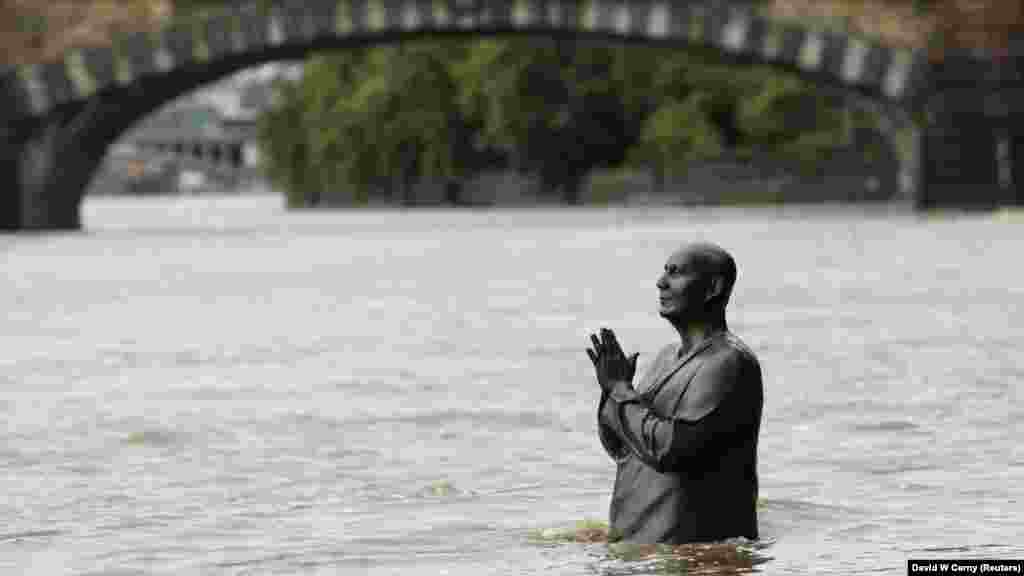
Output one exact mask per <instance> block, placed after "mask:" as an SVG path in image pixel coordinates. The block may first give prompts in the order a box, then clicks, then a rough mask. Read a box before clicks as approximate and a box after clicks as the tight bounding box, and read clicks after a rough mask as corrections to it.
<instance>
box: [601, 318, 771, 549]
mask: <svg viewBox="0 0 1024 576" xmlns="http://www.w3.org/2000/svg"><path fill="white" fill-rule="evenodd" d="M679 352H680V345H679V344H674V345H669V346H666V347H665V348H664V349H662V350H661V352H660V353H659V354H658V356H657V358H656V359H655V360H654V361H653V362H652V364H651V366H650V368H649V369H648V370H647V371H646V373H645V374H644V377H643V379H642V380H641V382H640V383H639V385H638V386H637V387H636V389H635V390H632V389H630V388H629V387H626V386H621V387H618V388H616V389H614V390H613V391H612V392H611V393H610V394H609V393H605V394H602V397H601V402H600V405H599V407H598V430H599V435H600V438H601V443H602V444H603V445H604V447H605V450H606V451H607V452H608V454H609V455H610V456H611V457H612V459H613V460H615V462H616V465H617V467H618V470H617V473H616V477H615V488H614V492H613V494H612V499H611V506H610V511H609V512H610V513H609V516H610V522H609V524H610V529H611V532H612V534H617V535H618V537H620V538H622V540H624V541H627V542H637V543H668V544H681V543H685V542H708V541H716V540H724V539H727V538H732V537H740V536H742V537H745V538H749V539H755V538H757V536H758V531H757V490H758V480H757V440H758V433H759V430H760V424H761V409H762V406H763V403H764V400H763V398H764V391H763V386H762V383H761V368H760V365H759V364H758V361H757V358H756V357H755V356H754V353H753V352H751V351H750V349H749V348H747V346H746V345H744V344H743V343H742V342H741V341H740V340H739V339H738V338H736V337H735V336H734V335H732V334H731V333H728V332H725V333H722V334H719V335H715V336H712V337H711V338H709V339H708V340H706V341H705V342H703V343H701V344H700V345H698V346H696V347H695V348H694V349H693V350H691V351H689V352H687V353H686V354H683V355H680V354H679Z"/></svg>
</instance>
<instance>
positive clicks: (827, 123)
mask: <svg viewBox="0 0 1024 576" xmlns="http://www.w3.org/2000/svg"><path fill="white" fill-rule="evenodd" d="M280 96H281V98H280V101H279V104H278V106H277V107H275V108H274V109H273V110H272V111H270V112H269V113H268V114H267V116H266V118H265V119H264V121H263V123H262V125H263V129H262V131H261V134H262V135H263V141H264V143H265V147H266V150H267V152H268V154H267V157H268V159H269V162H270V167H269V168H270V173H271V175H272V177H273V178H274V179H275V182H277V183H278V184H279V185H280V186H282V187H283V188H285V189H286V190H288V191H289V192H288V193H289V198H290V201H291V202H292V203H293V204H316V203H317V199H318V198H319V196H320V193H321V192H323V191H325V190H329V189H337V188H339V187H347V188H351V189H352V190H354V191H355V194H356V198H357V200H365V199H366V198H368V197H369V196H370V195H371V194H374V193H379V191H380V190H381V188H382V187H383V188H386V189H389V190H398V191H400V192H401V193H402V194H407V192H408V190H409V189H410V187H411V186H413V185H414V184H415V183H416V182H419V181H425V180H430V181H444V182H449V183H450V184H451V185H454V186H457V184H458V183H459V182H461V181H463V180H464V179H466V178H468V177H471V176H473V175H474V174H475V173H477V172H479V171H480V170H483V169H485V168H488V167H508V168H512V169H516V170H519V171H521V172H530V173H533V174H536V175H537V176H538V177H539V180H540V183H541V185H542V189H543V190H544V191H545V192H547V193H548V194H552V195H554V194H561V196H562V198H563V199H564V200H566V201H567V202H569V203H575V202H578V201H579V200H580V188H581V185H582V182H583V181H584V179H585V178H586V176H587V175H588V173H589V172H590V171H591V170H593V169H594V168H596V167H619V166H624V165H643V166H646V167H650V168H653V169H654V170H655V172H656V173H658V174H662V175H664V174H669V175H671V174H675V173H678V172H680V171H681V170H684V169H685V166H686V165H687V163H688V162H690V161H693V160H697V159H701V158H709V157H714V156H716V155H719V154H721V153H723V152H725V151H728V152H731V153H733V154H735V155H737V156H740V157H751V156H754V155H774V156H776V157H778V158H780V159H783V160H794V161H796V162H797V163H798V164H799V165H805V166H813V164H814V162H816V161H817V160H818V159H820V158H822V157H824V156H827V155H828V154H829V153H831V152H832V151H833V150H835V149H836V148H837V147H839V146H842V145H844V144H846V143H847V142H849V133H850V130H851V128H852V126H851V122H854V123H860V124H863V123H864V122H865V121H870V118H863V117H857V118H854V117H852V116H851V115H850V114H849V113H848V111H847V110H846V108H845V106H844V105H843V104H844V103H843V101H842V98H838V97H836V96H835V95H830V94H828V93H824V92H822V91H821V90H819V89H817V88H815V87H813V86H810V85H808V84H806V83H805V82H803V81H801V80H799V79H798V78H797V77H795V76H790V75H786V74H781V73H779V72H776V71H774V70H772V69H769V68H764V67H754V68H739V67H736V66H734V65H731V64H730V63H727V62H724V61H721V60H720V59H718V57H717V56H716V55H714V54H711V53H704V52H699V51H681V50H678V49H672V48H666V47H651V46H628V45H625V44H615V43H609V42H595V41H587V40H568V39H549V38H508V39H483V40H475V41H465V40H459V39H440V40H430V41H417V42H414V43H408V44H402V45H398V46H383V47H376V48H360V49H354V50H350V51H346V52H340V53H332V54H327V55H318V56H315V57H312V58H311V59H309V61H308V62H307V64H306V65H305V73H304V74H303V76H302V78H301V79H299V80H297V81H295V82H294V83H292V84H285V85H283V86H282V90H281V93H280Z"/></svg>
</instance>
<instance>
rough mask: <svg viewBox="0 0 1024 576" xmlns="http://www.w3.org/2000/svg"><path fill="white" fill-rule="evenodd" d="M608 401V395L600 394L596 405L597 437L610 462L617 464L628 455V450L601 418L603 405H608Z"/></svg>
mask: <svg viewBox="0 0 1024 576" xmlns="http://www.w3.org/2000/svg"><path fill="white" fill-rule="evenodd" d="M609 401H610V400H609V398H608V393H607V392H605V393H602V394H601V402H600V403H598V405H597V435H598V437H599V438H600V439H601V445H602V446H604V451H605V452H607V453H608V456H610V457H611V459H612V460H615V461H616V462H618V461H619V460H621V459H622V458H623V457H625V456H626V455H627V454H629V449H628V448H627V447H626V445H625V444H623V443H622V440H621V439H620V438H619V437H618V435H617V434H616V433H615V430H613V429H612V428H611V427H610V426H609V425H608V423H606V422H605V419H604V418H602V417H601V414H602V412H603V411H604V408H605V405H606V404H608V402H609Z"/></svg>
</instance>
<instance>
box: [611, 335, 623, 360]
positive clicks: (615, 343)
mask: <svg viewBox="0 0 1024 576" xmlns="http://www.w3.org/2000/svg"><path fill="white" fill-rule="evenodd" d="M608 349H609V351H610V352H611V353H612V354H613V355H614V356H615V357H616V358H618V357H625V355H626V353H625V352H623V351H622V346H620V345H619V340H618V338H616V337H615V332H612V331H611V330H609V331H608Z"/></svg>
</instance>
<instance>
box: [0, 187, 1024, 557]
mask: <svg viewBox="0 0 1024 576" xmlns="http://www.w3.org/2000/svg"><path fill="white" fill-rule="evenodd" d="M84 222H85V226H86V228H87V231H86V232H83V233H74V234H55V235H27V236H7V237H0V254H2V257H3V263H4V265H3V272H2V273H3V275H4V281H3V282H2V284H0V294H2V296H3V300H2V301H3V304H2V306H3V308H4V313H5V319H6V321H5V322H4V323H3V324H2V325H0V347H2V349H3V350H4V353H3V354H2V355H0V386H3V391H4V393H3V395H2V396H0V419H2V422H3V424H2V425H0V493H3V494H4V495H5V498H3V499H2V500H0V518H3V519H4V520H5V521H4V522H3V523H2V524H0V571H2V572H3V573H5V574H8V573H9V574H18V573H26V574H76V575H79V574H81V575H84V574H199V573H202V574H263V573H275V574H292V573H295V574H299V573H301V574H311V573H312V574H336V573H345V574H357V573H359V574H361V573H365V574H374V575H377V574H414V573H415V574H451V575H474V576H475V575H479V574H559V575H577V574H578V575H583V574H654V573H682V572H683V571H685V570H686V569H689V570H690V572H691V573H712V574H725V573H737V572H738V573H742V572H749V571H760V572H764V573H767V574H807V575H811V574H815V575H817V574H862V573H864V572H866V571H875V572H879V573H891V574H903V573H905V570H906V568H905V567H906V559H907V558H909V557H929V556H939V557H947V558H966V557H995V558H1012V557H1022V556H1024V544H1022V542H1021V539H1020V535H1021V534H1024V519H1022V517H1021V511H1022V510H1024V503H1022V502H1024V450H1022V448H1021V447H1020V444H1021V439H1022V438H1024V434H1022V432H1024V431H1022V428H1021V424H1020V422H1021V420H1022V417H1024V403H1022V398H1021V392H1020V391H1021V382H1022V380H1024V355H1022V354H1021V343H1022V342H1024V311H1022V310H1024V308H1022V307H1021V306H1020V303H1021V301H1022V297H1024V282H1022V280H1024V272H1021V268H1020V267H1019V266H1016V265H1015V262H1018V261H1019V258H1020V256H1019V255H1020V253H1021V248H1022V247H1024V226H1022V225H1021V223H1020V222H1019V221H1015V220H1014V219H993V218H991V217H986V216H960V217H944V218H940V219H924V218H918V217H916V216H914V215H912V214H909V213H905V212H899V211H895V212H893V211H887V210H862V209H838V208H787V209H781V210H780V209H775V208H761V209H710V208H709V209H698V210H684V209H680V208H669V209H665V208H640V207H637V208H621V209H607V210H606V209H595V208H590V209H576V210H573V209H568V208H565V209H520V210H494V211H487V210H438V209H425V210H416V211H401V210H393V211H381V210H363V211H351V212H347V211H333V212H298V213H288V212H285V211H284V210H283V209H282V208H281V203H280V200H279V198H278V197H271V196H257V197H207V198H158V199H145V200H141V199H124V198H120V199H119V198H92V199H89V200H88V201H87V202H86V203H85V206H84ZM700 239H707V240H712V241H715V242H718V243H721V244H722V245H724V246H725V247H727V248H728V249H729V250H731V251H732V252H733V253H734V255H735V256H736V258H737V260H738V262H739V265H740V278H739V281H738V284H737V286H736V290H735V293H734V296H733V304H732V308H731V314H730V322H731V327H732V329H733V330H734V331H735V332H736V333H737V334H739V335H740V336H741V337H742V338H743V339H745V340H746V341H747V343H748V344H750V345H751V346H752V347H753V348H754V350H755V351H756V352H757V353H758V355H759V356H760V359H761V363H762V367H763V370H764V375H765V386H766V404H765V409H764V420H763V424H762V436H761V448H760V463H759V471H760V478H761V496H762V500H763V504H762V508H761V516H760V521H761V531H762V533H763V536H764V538H763V541H762V542H759V543H745V542H739V543H731V544H727V545H724V546H720V547H719V548H716V549H714V550H711V551H710V552H709V551H708V550H703V551H702V550H697V549H690V550H686V551H683V552H678V551H676V552H672V553H671V554H670V553H668V552H664V551H655V552H654V553H653V555H652V554H648V553H633V552H628V551H627V552H626V553H622V552H621V551H619V550H617V549H615V548H614V547H609V546H608V545H606V544H602V543H571V542H562V541H558V539H549V540H544V539H541V540H540V541H538V539H537V538H535V537H534V536H536V534H537V533H538V532H543V531H545V530H549V531H550V530H552V529H563V528H566V527H570V528H571V527H572V526H574V525H575V523H576V522H577V521H579V520H582V519H588V518H592V519H598V520H601V519H604V518H605V516H606V513H607V506H608V496H609V493H610V488H611V483H612V481H613V478H614V469H613V466H612V463H611V461H610V460H609V459H608V458H607V457H606V456H605V454H604V453H603V451H602V449H601V446H600V443H599V441H598V439H597V436H596V428H595V420H594V409H595V401H596V399H597V388H596V384H595V383H594V382H593V374H592V371H593V369H592V366H591V365H590V363H589V360H588V359H587V357H586V355H585V354H584V352H583V350H584V347H585V346H586V343H587V335H588V334H589V333H590V332H592V331H595V330H596V329H598V328H600V327H601V326H608V327H611V328H613V329H615V330H616V332H617V334H618V335H619V338H620V341H621V342H622V343H623V345H624V346H625V347H626V348H627V350H628V351H633V350H635V351H639V352H640V353H641V356H640V364H641V367H640V369H641V370H643V366H644V363H645V361H646V360H649V359H650V358H651V357H652V356H653V354H654V353H655V352H656V351H657V349H658V348H659V347H660V346H661V345H662V344H664V343H666V342H668V341H670V339H671V338H672V337H673V333H672V332H671V330H670V328H669V327H668V325H667V324H665V323H664V321H663V320H661V319H660V318H658V317H657V315H656V291H655V288H654V283H655V280H656V278H657V274H658V271H659V270H660V268H661V266H662V264H663V263H664V259H665V257H666V256H667V255H668V254H669V253H670V252H671V251H672V250H673V249H674V248H675V247H677V246H678V245H679V244H681V243H682V242H685V241H689V240H700ZM708 557H711V558H712V559H711V560H707V558H708ZM702 559H703V560H702ZM716 560H718V561H719V563H718V564H717V565H716V564H715V563H714V562H715V561H716ZM723 566H724V568H723Z"/></svg>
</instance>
